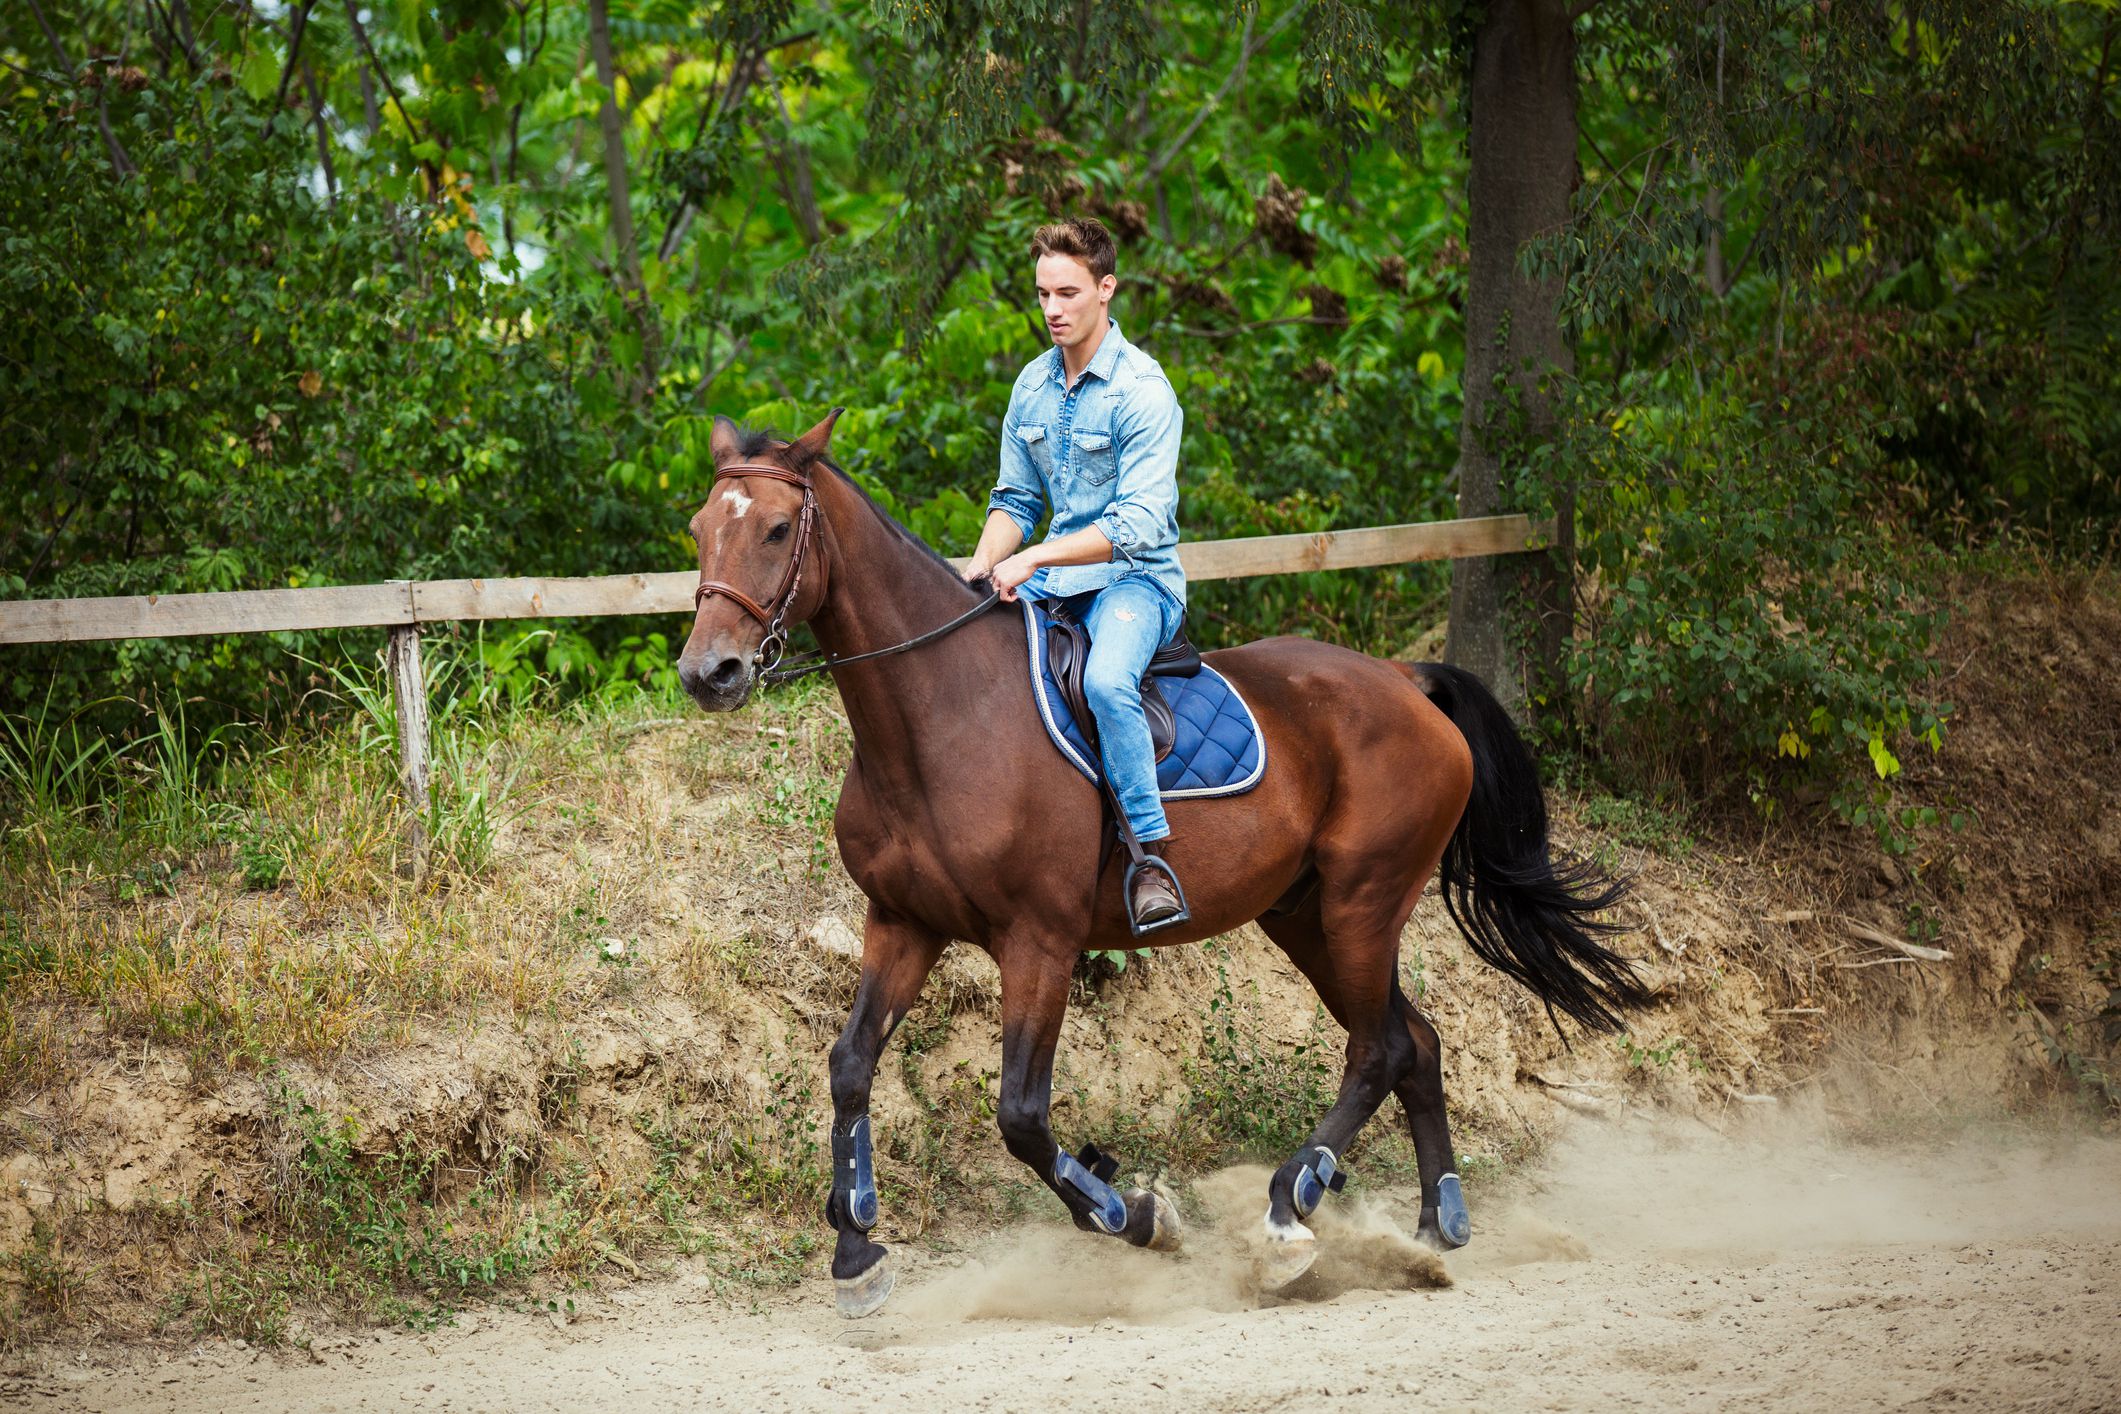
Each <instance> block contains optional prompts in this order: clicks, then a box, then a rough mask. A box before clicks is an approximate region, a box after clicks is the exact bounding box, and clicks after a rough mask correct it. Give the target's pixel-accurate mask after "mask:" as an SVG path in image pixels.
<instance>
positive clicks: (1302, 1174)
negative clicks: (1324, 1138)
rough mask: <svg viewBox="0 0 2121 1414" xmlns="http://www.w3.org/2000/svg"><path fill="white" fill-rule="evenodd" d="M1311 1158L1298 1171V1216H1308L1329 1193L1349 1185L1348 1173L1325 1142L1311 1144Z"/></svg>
mask: <svg viewBox="0 0 2121 1414" xmlns="http://www.w3.org/2000/svg"><path fill="white" fill-rule="evenodd" d="M1310 1152H1311V1158H1310V1161H1309V1162H1307V1163H1306V1164H1305V1165H1304V1166H1303V1167H1302V1168H1300V1169H1298V1170H1297V1171H1296V1193H1295V1195H1294V1196H1295V1199H1296V1216H1298V1217H1300V1218H1308V1217H1310V1216H1311V1214H1312V1212H1313V1211H1314V1210H1315V1209H1316V1208H1317V1207H1318V1205H1319V1204H1320V1203H1323V1202H1324V1201H1325V1198H1326V1194H1328V1193H1338V1192H1340V1190H1341V1189H1343V1188H1345V1187H1347V1186H1348V1175H1347V1173H1346V1171H1345V1170H1343V1169H1342V1168H1341V1167H1340V1165H1339V1163H1338V1162H1336V1161H1335V1159H1334V1158H1333V1151H1332V1150H1331V1149H1328V1148H1327V1147H1326V1146H1325V1145H1323V1144H1314V1145H1312V1146H1311V1151H1310Z"/></svg>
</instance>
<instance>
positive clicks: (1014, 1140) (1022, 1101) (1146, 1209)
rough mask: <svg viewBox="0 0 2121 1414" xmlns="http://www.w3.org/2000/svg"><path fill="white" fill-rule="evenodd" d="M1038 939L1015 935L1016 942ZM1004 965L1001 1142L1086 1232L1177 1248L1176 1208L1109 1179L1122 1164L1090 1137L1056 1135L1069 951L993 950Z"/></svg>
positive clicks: (1141, 1244) (1071, 963) (1070, 972)
mask: <svg viewBox="0 0 2121 1414" xmlns="http://www.w3.org/2000/svg"><path fill="white" fill-rule="evenodd" d="M1033 946H1035V944H1031V943H1028V942H1023V941H1019V942H1018V943H1017V947H1019V948H1026V949H1028V948H1030V947H1033ZM996 961H997V962H999V963H1000V964H1001V972H1002V1084H1001V1089H1002V1094H1001V1104H1000V1106H999V1107H998V1108H997V1111H996V1114H995V1118H996V1120H997V1122H998V1123H999V1124H1000V1127H1001V1131H1002V1142H1003V1143H1004V1144H1005V1145H1006V1146H1008V1149H1009V1152H1010V1153H1011V1154H1014V1155H1015V1156H1016V1157H1017V1158H1018V1159H1019V1160H1021V1161H1022V1162H1023V1163H1025V1164H1027V1165H1028V1166H1029V1167H1030V1168H1031V1171H1032V1172H1033V1173H1036V1174H1037V1175H1038V1176H1039V1178H1040V1179H1042V1180H1043V1181H1044V1182H1045V1185H1046V1186H1047V1187H1048V1188H1050V1189H1052V1190H1053V1192H1054V1195H1055V1196H1056V1197H1058V1198H1059V1199H1060V1200H1061V1202H1062V1203H1063V1204H1065V1205H1066V1206H1067V1209H1068V1212H1069V1215H1070V1216H1071V1217H1073V1218H1074V1219H1075V1225H1076V1226H1077V1227H1079V1228H1081V1229H1082V1230H1083V1231H1085V1232H1097V1233H1103V1234H1105V1235H1106V1236H1108V1237H1120V1238H1124V1239H1125V1240H1126V1241H1128V1242H1129V1243H1132V1244H1133V1245H1134V1246H1136V1247H1148V1248H1151V1249H1154V1250H1156V1251H1159V1252H1169V1251H1176V1250H1177V1248H1178V1245H1179V1240H1180V1226H1179V1218H1178V1209H1177V1207H1176V1206H1175V1205H1173V1204H1172V1202H1171V1200H1170V1199H1168V1198H1165V1197H1164V1196H1163V1195H1162V1194H1159V1193H1152V1192H1150V1191H1149V1190H1147V1189H1143V1188H1131V1189H1128V1190H1127V1191H1126V1192H1124V1193H1122V1192H1120V1191H1119V1190H1118V1189H1115V1188H1114V1187H1112V1184H1111V1182H1110V1180H1111V1178H1112V1176H1113V1175H1114V1173H1116V1172H1117V1170H1118V1168H1119V1165H1118V1162H1117V1161H1116V1160H1113V1159H1111V1158H1109V1157H1108V1156H1106V1155H1104V1154H1102V1153H1100V1152H1099V1151H1098V1149H1097V1146H1096V1145H1094V1144H1090V1145H1085V1146H1084V1147H1083V1148H1082V1150H1081V1151H1080V1152H1078V1153H1075V1154H1070V1153H1069V1152H1068V1151H1067V1150H1065V1149H1063V1148H1061V1147H1060V1145H1059V1144H1057V1143H1056V1142H1054V1138H1053V1131H1052V1128H1051V1127H1050V1125H1049V1122H1048V1117H1049V1115H1050V1113H1051V1110H1052V1103H1053V1052H1054V1048H1055V1047H1056V1046H1057V1045H1058V1044H1059V1043H1060V1028H1061V1019H1062V1017H1063V1016H1064V1015H1066V1013H1067V1009H1068V987H1069V983H1070V980H1071V979H1072V977H1073V975H1074V970H1075V958H1074V955H1073V954H1072V953H1065V952H1061V951H1059V950H1055V951H1054V952H1053V953H1051V954H1042V955H1039V956H1036V957H1033V958H1030V959H1029V960H1027V961H1019V960H1018V958H1017V956H1016V955H1015V954H1014V953H1013V952H1011V953H1008V954H1005V955H998V956H997V958H996Z"/></svg>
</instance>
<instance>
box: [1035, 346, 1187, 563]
mask: <svg viewBox="0 0 2121 1414" xmlns="http://www.w3.org/2000/svg"><path fill="white" fill-rule="evenodd" d="M1114 430H1115V431H1116V432H1118V434H1119V435H1118V437H1117V438H1116V439H1115V440H1116V441H1117V442H1118V443H1119V475H1118V478H1117V481H1116V484H1115V485H1114V488H1113V493H1112V504H1111V505H1109V506H1107V507H1106V508H1105V511H1104V513H1103V514H1102V515H1100V516H1098V518H1097V520H1096V522H1095V524H1096V526H1097V528H1098V529H1099V530H1102V531H1103V532H1104V533H1105V538H1106V539H1107V540H1110V541H1111V542H1112V557H1113V558H1114V559H1125V560H1126V561H1127V563H1128V564H1129V565H1130V566H1134V567H1139V563H1140V556H1141V554H1142V552H1144V551H1147V550H1155V549H1162V548H1165V547H1168V546H1172V545H1176V544H1177V543H1178V445H1179V437H1180V434H1181V433H1182V432H1183V431H1184V430H1185V414H1184V413H1183V412H1182V411H1180V409H1179V406H1178V396H1177V394H1175V393H1173V392H1172V391H1171V385H1170V384H1169V383H1168V382H1166V381H1165V380H1164V379H1163V378H1162V377H1160V376H1151V377H1146V378H1144V379H1142V380H1141V382H1140V383H1139V384H1138V385H1137V386H1136V389H1135V392H1134V396H1133V397H1130V398H1129V399H1128V400H1127V403H1126V406H1125V411H1124V412H1123V413H1122V414H1121V416H1120V418H1119V425H1118V426H1117V427H1116V428H1115V429H1114ZM1015 440H1016V439H1015V437H1014V436H1008V437H1005V438H1004V441H1005V443H1006V442H1014V441H1015ZM1017 455H1018V456H1019V457H1021V456H1023V451H1022V448H1021V447H1019V448H1018V450H1017ZM1008 464H1009V449H1008V447H1007V446H1006V445H1005V446H1004V447H1003V449H1002V465H1003V467H1004V468H1005V469H1006V467H1007V466H1008ZM999 494H1000V493H999V492H996V495H999Z"/></svg>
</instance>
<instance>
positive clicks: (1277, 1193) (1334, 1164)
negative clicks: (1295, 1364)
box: [1266, 1016, 1414, 1290]
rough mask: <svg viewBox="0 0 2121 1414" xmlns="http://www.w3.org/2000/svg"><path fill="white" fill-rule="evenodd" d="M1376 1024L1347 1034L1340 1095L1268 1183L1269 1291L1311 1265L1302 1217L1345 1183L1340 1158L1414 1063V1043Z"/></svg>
mask: <svg viewBox="0 0 2121 1414" xmlns="http://www.w3.org/2000/svg"><path fill="white" fill-rule="evenodd" d="M1381 1022H1383V1023H1388V1024H1379V1023H1373V1024H1372V1025H1370V1026H1369V1027H1367V1028H1365V1029H1364V1030H1363V1031H1361V1032H1354V1031H1351V1032H1350V1033H1349V1035H1348V1055H1347V1065H1346V1068H1345V1070H1344V1071H1343V1072H1342V1074H1341V1080H1340V1097H1339V1098H1338V1099H1337V1100H1335V1101H1334V1103H1333V1108H1332V1109H1330V1110H1328V1111H1326V1115H1325V1118H1323V1119H1321V1120H1320V1121H1319V1122H1318V1128H1316V1129H1314V1130H1312V1131H1311V1137H1310V1138H1309V1139H1308V1140H1306V1141H1305V1143H1304V1145H1303V1147H1302V1148H1300V1149H1298V1150H1297V1151H1296V1153H1295V1154H1294V1155H1293V1156H1292V1157H1291V1158H1290V1159H1289V1160H1288V1162H1286V1163H1284V1164H1283V1165H1282V1166H1281V1167H1280V1168H1278V1169H1276V1170H1275V1171H1274V1177H1273V1178H1272V1179H1271V1180H1269V1182H1268V1184H1267V1218H1266V1233H1267V1260H1266V1281H1267V1284H1268V1286H1270V1287H1272V1288H1274V1289H1277V1290H1278V1289H1280V1288H1282V1287H1285V1286H1287V1285H1289V1284H1290V1283H1291V1282H1293V1281H1295V1280H1296V1279H1297V1278H1298V1277H1300V1276H1302V1275H1303V1274H1304V1273H1305V1272H1307V1271H1309V1270H1310V1269H1311V1263H1312V1262H1313V1261H1315V1260H1316V1259H1317V1256H1318V1242H1317V1239H1316V1238H1315V1237H1314V1235H1313V1234H1312V1232H1311V1229H1310V1228H1308V1227H1306V1226H1305V1225H1304V1222H1303V1220H1304V1219H1305V1218H1307V1217H1309V1216H1310V1215H1311V1214H1312V1212H1313V1211H1315V1210H1316V1209H1317V1207H1318V1205H1319V1204H1320V1203H1321V1202H1323V1201H1324V1200H1325V1197H1326V1195H1327V1194H1328V1193H1337V1192H1339V1191H1340V1189H1341V1187H1342V1185H1343V1184H1344V1183H1346V1181H1347V1174H1346V1170H1344V1169H1343V1168H1342V1167H1341V1157H1342V1156H1343V1155H1344V1154H1346V1153H1347V1150H1348V1146H1349V1145H1350V1144H1352V1143H1354V1142H1355V1136H1356V1135H1357V1134H1359V1133H1361V1132H1362V1127H1363V1125H1364V1124H1366V1123H1368V1122H1369V1119H1370V1116H1371V1115H1373V1114H1375V1113H1377V1107H1378V1106H1379V1105H1381V1104H1383V1103H1384V1101H1385V1097H1386V1096H1388V1095H1390V1094H1391V1093H1392V1091H1393V1088H1394V1087H1395V1086H1396V1085H1398V1084H1399V1082H1400V1080H1401V1078H1402V1077H1403V1076H1404V1075H1405V1074H1406V1073H1407V1071H1408V1069H1409V1068H1410V1067H1411V1066H1412V1064H1413V1062H1414V1046H1413V1042H1412V1041H1411V1040H1409V1039H1408V1037H1407V1034H1406V1031H1405V1029H1404V1028H1403V1027H1401V1026H1399V1025H1398V1024H1397V1018H1396V1017H1392V1016H1387V1017H1384V1018H1381Z"/></svg>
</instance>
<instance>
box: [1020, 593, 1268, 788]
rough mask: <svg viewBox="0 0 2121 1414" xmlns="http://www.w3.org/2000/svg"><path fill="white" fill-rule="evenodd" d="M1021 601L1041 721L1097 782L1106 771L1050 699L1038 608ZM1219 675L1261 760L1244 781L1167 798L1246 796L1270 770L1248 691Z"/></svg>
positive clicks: (1078, 766) (1034, 697) (1064, 752)
mask: <svg viewBox="0 0 2121 1414" xmlns="http://www.w3.org/2000/svg"><path fill="white" fill-rule="evenodd" d="M1017 602H1018V603H1020V604H1022V605H1023V609H1024V641H1025V642H1026V643H1027V644H1028V645H1029V651H1030V657H1031V697H1032V700H1033V701H1035V702H1037V703H1038V715H1039V720H1040V721H1042V722H1044V723H1045V724H1046V735H1047V736H1048V737H1049V738H1050V739H1051V740H1052V742H1053V744H1054V745H1055V746H1057V747H1059V748H1060V750H1061V755H1063V756H1065V757H1067V758H1068V760H1069V761H1070V762H1071V763H1072V764H1073V765H1074V767H1075V769H1076V770H1078V771H1081V772H1082V773H1083V774H1084V775H1085V776H1088V777H1089V778H1090V779H1091V780H1092V781H1096V780H1098V779H1100V778H1101V776H1102V772H1100V771H1099V770H1098V769H1097V768H1095V767H1093V766H1092V765H1091V764H1090V763H1089V762H1087V761H1085V760H1084V759H1083V755H1082V753H1081V752H1079V751H1077V750H1076V749H1075V746H1074V744H1073V743H1071V742H1070V741H1069V740H1068V737H1067V734H1066V733H1065V732H1063V731H1062V730H1061V728H1060V723H1059V722H1057V721H1055V720H1054V718H1053V709H1052V706H1051V705H1050V704H1049V703H1048V702H1047V701H1046V689H1045V685H1044V684H1045V679H1046V635H1044V634H1043V633H1040V632H1039V631H1038V610H1036V609H1035V608H1033V607H1032V604H1033V601H1032V600H1029V599H1019V600H1018V601H1017ZM1201 671H1203V672H1209V673H1214V672H1215V669H1213V668H1203V669H1202V670H1201ZM1215 675H1216V676H1217V677H1219V678H1222V683H1223V686H1224V687H1225V688H1227V689H1228V690H1229V693H1230V696H1231V697H1233V698H1235V699H1236V701H1237V705H1238V706H1239V707H1241V708H1243V709H1244V713H1245V720H1246V721H1247V722H1248V723H1250V724H1251V727H1252V739H1253V740H1254V741H1256V742H1258V743H1259V761H1258V762H1257V763H1256V764H1255V765H1254V766H1253V767H1252V774H1250V775H1248V776H1246V777H1245V778H1244V779H1243V780H1239V781H1229V782H1226V783H1224V784H1222V785H1219V786H1195V787H1193V788H1192V789H1191V790H1160V791H1158V792H1157V794H1158V795H1159V797H1161V798H1162V799H1164V800H1213V799H1215V798H1216V797H1218V796H1225V795H1243V794H1244V793H1245V792H1246V791H1248V790H1250V789H1252V787H1254V786H1256V785H1258V784H1259V778H1260V777H1261V776H1264V775H1265V774H1266V773H1267V737H1266V733H1264V732H1262V731H1261V730H1260V729H1259V719H1258V718H1257V717H1255V716H1253V715H1252V704H1251V703H1249V702H1247V701H1245V697H1244V694H1243V693H1241V692H1239V691H1238V690H1237V684H1236V683H1234V682H1231V681H1230V680H1229V679H1228V678H1224V677H1223V676H1222V674H1221V673H1215Z"/></svg>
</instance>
